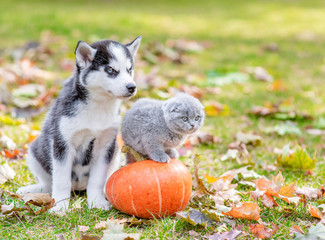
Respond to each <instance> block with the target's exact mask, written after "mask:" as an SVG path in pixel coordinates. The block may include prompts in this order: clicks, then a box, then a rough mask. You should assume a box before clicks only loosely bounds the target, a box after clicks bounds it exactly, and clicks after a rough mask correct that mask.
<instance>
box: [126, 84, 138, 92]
mask: <svg viewBox="0 0 325 240" xmlns="http://www.w3.org/2000/svg"><path fill="white" fill-rule="evenodd" d="M126 88H127V90H128V91H129V93H131V94H132V93H134V92H135V90H136V89H137V86H135V84H133V83H130V84H128V85H126Z"/></svg>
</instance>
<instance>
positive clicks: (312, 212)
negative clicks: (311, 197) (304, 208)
mask: <svg viewBox="0 0 325 240" xmlns="http://www.w3.org/2000/svg"><path fill="white" fill-rule="evenodd" d="M308 211H309V213H310V215H311V216H312V217H315V218H319V219H322V217H323V216H324V214H323V213H322V212H321V211H320V210H319V209H318V208H317V207H314V206H312V205H308Z"/></svg>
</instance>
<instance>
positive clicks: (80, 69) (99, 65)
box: [17, 37, 141, 212]
mask: <svg viewBox="0 0 325 240" xmlns="http://www.w3.org/2000/svg"><path fill="white" fill-rule="evenodd" d="M140 42H141V37H138V38H136V39H135V40H133V41H132V42H131V43H129V44H126V45H123V44H121V43H119V42H115V41H110V40H103V41H99V42H96V43H93V44H91V45H88V44H87V43H85V42H83V41H80V42H79V43H78V45H77V47H76V50H75V55H76V69H75V73H74V75H73V76H72V77H71V78H69V79H68V80H67V82H66V83H65V84H64V86H63V89H62V90H61V93H60V95H59V97H58V98H57V99H56V101H55V103H54V105H53V107H52V108H51V110H50V111H49V113H48V114H47V117H46V119H45V122H44V126H43V129H42V132H41V134H40V136H39V137H38V138H37V139H36V140H35V141H34V142H33V143H32V144H31V146H30V147H29V150H28V156H27V162H28V165H29V168H30V170H31V172H32V173H33V174H34V176H35V177H36V180H37V183H36V184H34V185H29V186H25V187H22V188H20V189H18V191H17V192H18V193H27V192H34V193H40V192H43V193H44V192H45V193H51V194H52V197H53V198H54V199H55V202H56V205H55V207H54V208H52V209H51V211H52V212H56V211H60V210H66V209H68V207H69V198H70V194H71V190H85V189H87V200H88V207H89V208H101V209H105V210H107V209H109V208H110V205H109V203H108V202H107V201H106V199H105V195H104V191H103V189H104V185H105V181H106V179H107V176H109V175H111V174H112V173H113V172H114V171H116V170H117V169H118V168H119V167H120V154H119V149H118V147H117V144H116V135H117V131H118V128H119V127H120V115H119V109H120V104H121V101H122V100H125V99H129V98H130V97H132V96H134V95H135V94H136V85H135V82H134V81H133V76H134V73H133V71H134V58H135V55H136V53H137V50H138V48H139V45H140Z"/></svg>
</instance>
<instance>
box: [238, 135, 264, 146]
mask: <svg viewBox="0 0 325 240" xmlns="http://www.w3.org/2000/svg"><path fill="white" fill-rule="evenodd" d="M235 138H236V141H239V142H241V143H244V144H246V145H249V144H250V145H253V146H259V145H261V143H262V137H261V136H259V135H256V134H252V133H244V132H238V133H236V135H235Z"/></svg>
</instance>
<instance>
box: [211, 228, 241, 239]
mask: <svg viewBox="0 0 325 240" xmlns="http://www.w3.org/2000/svg"><path fill="white" fill-rule="evenodd" d="M241 233H242V231H240V230H237V229H233V230H230V231H229V232H223V233H214V234H213V235H209V236H207V237H208V239H209V240H234V239H236V238H237V237H238V236H239V235H240V234H241Z"/></svg>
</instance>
